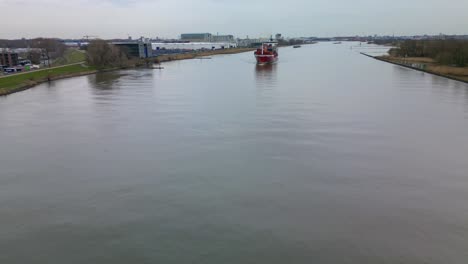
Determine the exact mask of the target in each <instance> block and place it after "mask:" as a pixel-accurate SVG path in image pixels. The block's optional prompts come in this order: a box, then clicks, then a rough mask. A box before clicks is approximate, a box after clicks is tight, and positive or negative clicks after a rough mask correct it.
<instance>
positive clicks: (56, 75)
mask: <svg viewBox="0 0 468 264" xmlns="http://www.w3.org/2000/svg"><path fill="white" fill-rule="evenodd" d="M95 72H97V70H96V69H95V68H93V67H87V66H84V65H82V64H74V65H69V66H64V67H58V68H51V69H44V70H37V71H32V72H28V73H21V74H15V75H10V76H5V77H2V78H0V96H1V95H7V94H11V93H15V92H19V91H23V90H26V89H28V88H31V87H33V86H35V85H37V84H40V83H44V82H47V81H52V80H58V79H63V78H69V77H75V76H81V75H86V74H91V73H95Z"/></svg>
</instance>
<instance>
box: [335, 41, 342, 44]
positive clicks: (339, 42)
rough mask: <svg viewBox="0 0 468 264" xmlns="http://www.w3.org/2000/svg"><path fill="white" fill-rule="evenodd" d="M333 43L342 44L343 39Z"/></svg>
mask: <svg viewBox="0 0 468 264" xmlns="http://www.w3.org/2000/svg"><path fill="white" fill-rule="evenodd" d="M333 44H341V41H338V42H334V43H333Z"/></svg>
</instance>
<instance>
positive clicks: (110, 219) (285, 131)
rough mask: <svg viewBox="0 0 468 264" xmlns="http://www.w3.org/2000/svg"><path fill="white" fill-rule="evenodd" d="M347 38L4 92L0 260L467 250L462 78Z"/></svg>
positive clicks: (347, 257)
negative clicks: (262, 58)
mask: <svg viewBox="0 0 468 264" xmlns="http://www.w3.org/2000/svg"><path fill="white" fill-rule="evenodd" d="M350 45H354V47H353V49H350ZM350 45H348V44H343V45H332V44H328V43H321V44H317V45H311V46H303V48H301V49H292V48H284V49H281V51H280V52H281V60H280V62H279V63H278V64H277V65H271V66H266V67H265V66H264V67H257V66H256V65H255V63H254V58H253V56H252V54H251V53H245V54H238V55H232V56H216V57H213V59H211V60H188V61H179V62H171V63H167V64H165V65H164V67H165V69H164V70H143V69H142V70H125V71H121V72H109V73H104V74H98V75H95V76H86V77H80V78H74V79H68V80H61V81H57V82H53V83H51V84H50V85H48V84H44V85H41V86H39V87H36V88H34V89H31V90H28V91H24V92H21V93H18V94H14V95H11V96H8V97H1V98H0V147H1V151H0V168H1V170H0V249H1V250H0V252H1V253H0V263H52V264H53V263H80V264H81V263H112V264H115V263H122V264H123V263H203V264H207V263H281V264H283V263H359V264H362V263H405V264H406V263H408V264H413V263H430V264H432V263H434V264H436V263H465V262H466V260H467V259H468V203H467V202H466V201H468V162H467V152H468V140H467V135H468V133H467V132H468V119H467V118H468V86H467V85H466V84H463V83H459V82H455V81H451V80H447V79H443V78H440V77H434V76H431V75H427V74H423V73H420V72H415V71H410V70H407V69H404V68H400V67H397V66H393V65H390V64H385V63H382V62H379V61H374V60H371V59H369V58H367V57H364V56H362V55H359V53H358V51H359V47H357V46H356V44H350ZM368 49H370V48H368Z"/></svg>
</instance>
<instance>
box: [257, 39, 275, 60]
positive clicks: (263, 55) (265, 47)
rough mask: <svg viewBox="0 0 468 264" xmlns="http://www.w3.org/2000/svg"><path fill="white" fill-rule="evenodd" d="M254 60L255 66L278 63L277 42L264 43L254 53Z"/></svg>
mask: <svg viewBox="0 0 468 264" xmlns="http://www.w3.org/2000/svg"><path fill="white" fill-rule="evenodd" d="M254 54H255V58H256V59H257V64H271V63H275V62H277V61H278V43H277V42H266V43H263V44H262V46H261V47H259V48H258V49H257V50H256V51H255V53H254Z"/></svg>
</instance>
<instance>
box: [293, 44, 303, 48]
mask: <svg viewBox="0 0 468 264" xmlns="http://www.w3.org/2000/svg"><path fill="white" fill-rule="evenodd" d="M300 47H302V46H301V45H294V46H293V48H295V49H298V48H300Z"/></svg>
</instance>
